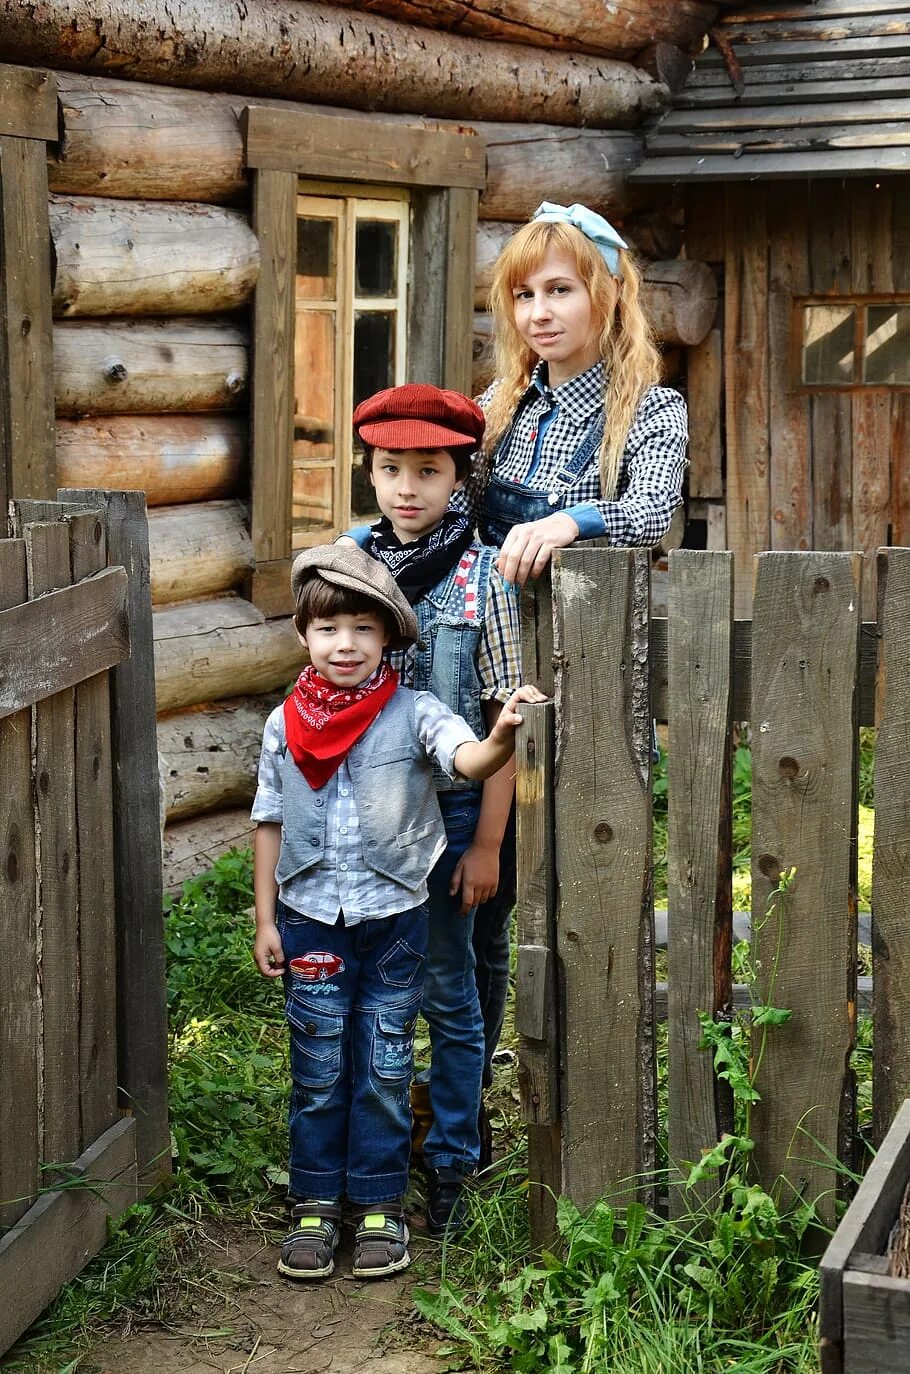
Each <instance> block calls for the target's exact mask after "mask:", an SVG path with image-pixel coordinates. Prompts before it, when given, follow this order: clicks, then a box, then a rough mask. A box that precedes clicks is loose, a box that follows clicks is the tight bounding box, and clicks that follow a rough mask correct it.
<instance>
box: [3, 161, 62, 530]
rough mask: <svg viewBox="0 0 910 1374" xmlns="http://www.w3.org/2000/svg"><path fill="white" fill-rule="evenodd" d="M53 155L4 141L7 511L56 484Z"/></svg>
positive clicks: (50, 490)
mask: <svg viewBox="0 0 910 1374" xmlns="http://www.w3.org/2000/svg"><path fill="white" fill-rule="evenodd" d="M56 481H57V473H56V456H55V453H54V365H53V353H52V345H51V253H50V232H49V229H48V216H47V149H46V147H45V144H44V143H43V142H40V141H38V140H37V139H31V138H12V137H8V136H6V135H2V136H0V503H2V505H0V508H2V509H4V510H5V509H6V503H7V501H8V500H10V499H11V498H13V497H18V496H36V497H50V496H52V495H53V493H54V488H55V486H56Z"/></svg>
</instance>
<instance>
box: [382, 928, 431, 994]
mask: <svg viewBox="0 0 910 1374" xmlns="http://www.w3.org/2000/svg"><path fill="white" fill-rule="evenodd" d="M423 965H424V956H423V955H422V954H418V953H417V951H416V950H414V949H412V948H411V946H410V945H409V944H408V942H407V940H397V941H396V942H395V944H394V945H393V946H392V948H391V949H389V950H386V952H385V954H384V955H383V956H382V958H381V959H380V960H379V961H378V962H377V964H376V967H377V969H378V970H379V976H380V978H381V979H382V981H383V982H384V983H385V985H386V987H388V988H409V987H412V986H413V983H414V980H415V979H416V978H417V977H418V975H419V974H420V973H421V971H422V969H423Z"/></svg>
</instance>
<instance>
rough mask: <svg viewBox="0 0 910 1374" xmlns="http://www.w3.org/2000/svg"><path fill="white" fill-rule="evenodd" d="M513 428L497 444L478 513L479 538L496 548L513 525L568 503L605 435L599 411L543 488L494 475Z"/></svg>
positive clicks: (538, 516) (533, 518)
mask: <svg viewBox="0 0 910 1374" xmlns="http://www.w3.org/2000/svg"><path fill="white" fill-rule="evenodd" d="M513 428H514V421H513V422H512V424H511V425H510V426H509V428H508V429H507V430H506V432H505V434H504V435H503V436H502V439H501V440H500V441H499V443H498V444H497V445H496V449H495V452H494V453H493V458H492V464H491V467H492V471H491V475H490V481H489V485H488V486H487V489H486V492H485V493H484V498H483V509H482V510H481V513H480V533H481V538H482V539H483V541H484V543H485V544H493V545H495V546H496V548H501V547H502V543H503V541H504V539H505V537H506V535H507V534H508V533H509V530H510V529H511V528H512V526H513V525H525V524H528V523H529V522H530V521H532V520H543V519H544V518H545V517H546V516H548V515H552V514H553V512H554V511H557V510H561V509H562V508H563V507H564V506H565V505H566V504H567V503H568V502H567V498H568V496H569V492H570V491H571V489H572V487H573V486H574V485H575V483H576V482H577V481H578V478H579V477H580V476H581V474H582V473H583V472H584V470H585V468H586V467H587V466H588V464H589V463H590V461H591V459H592V457H593V456H594V455H595V454H596V453H597V452H598V450H599V449H600V444H601V440H602V439H603V434H604V415H603V412H602V411H601V413H600V414H599V415H598V417H597V419H596V420H595V422H594V424H593V426H592V427H591V429H590V430H589V431H588V433H587V434H586V435H585V437H584V438H583V439H582V441H581V443H580V444H579V445H578V448H577V449H576V450H575V452H574V453H573V454H572V455H571V457H570V458H569V459H568V460H567V461H566V462H565V463H563V465H562V467H561V468H560V469H559V471H558V472H557V473H555V474H554V475H553V478H552V480H551V482H550V486H549V489H548V490H546V491H542V490H539V489H537V490H535V489H534V488H533V487H526V486H524V485H523V484H522V483H521V482H507V481H505V480H504V479H503V478H502V477H498V476H497V475H496V460H497V459H498V458H499V456H500V455H501V454H502V453H504V452H505V450H506V449H507V448H508V446H509V440H510V439H511V437H512V430H513Z"/></svg>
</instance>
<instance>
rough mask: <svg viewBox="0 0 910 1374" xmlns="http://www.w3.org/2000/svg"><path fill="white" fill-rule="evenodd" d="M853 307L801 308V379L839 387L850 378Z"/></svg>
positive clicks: (851, 374)
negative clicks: (802, 309)
mask: <svg viewBox="0 0 910 1374" xmlns="http://www.w3.org/2000/svg"><path fill="white" fill-rule="evenodd" d="M855 329H856V325H855V308H854V307H853V306H852V305H807V306H806V307H805V310H804V311H803V381H804V382H805V383H806V384H807V385H808V386H838V385H841V386H842V385H843V384H844V383H845V382H852V381H853V343H854V337H855Z"/></svg>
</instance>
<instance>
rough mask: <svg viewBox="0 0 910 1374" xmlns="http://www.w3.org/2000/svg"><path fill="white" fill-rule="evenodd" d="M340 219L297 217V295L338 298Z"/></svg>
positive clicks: (318, 298)
mask: <svg viewBox="0 0 910 1374" xmlns="http://www.w3.org/2000/svg"><path fill="white" fill-rule="evenodd" d="M337 229H338V225H337V222H336V221H335V220H333V219H310V218H308V217H306V216H298V219H297V295H298V296H305V297H309V298H311V299H315V300H334V298H335V275H336V262H337V248H336V244H337Z"/></svg>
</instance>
